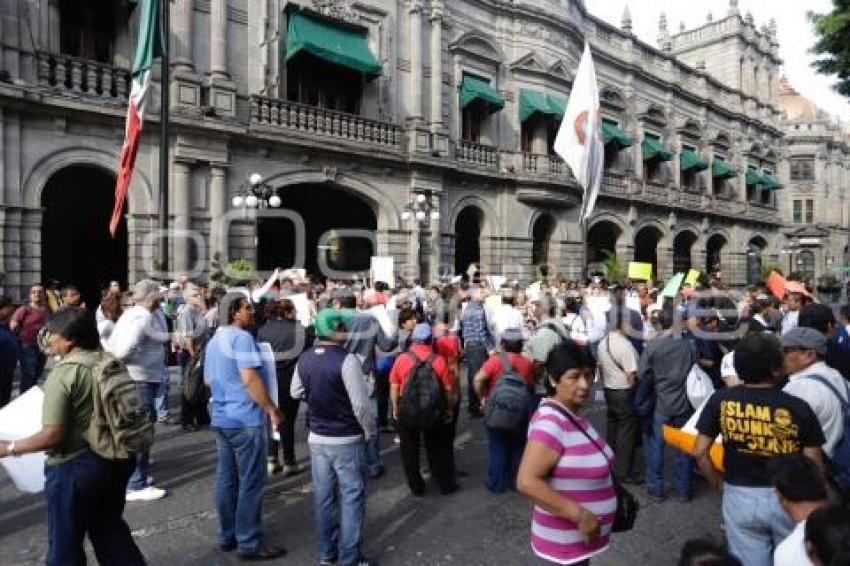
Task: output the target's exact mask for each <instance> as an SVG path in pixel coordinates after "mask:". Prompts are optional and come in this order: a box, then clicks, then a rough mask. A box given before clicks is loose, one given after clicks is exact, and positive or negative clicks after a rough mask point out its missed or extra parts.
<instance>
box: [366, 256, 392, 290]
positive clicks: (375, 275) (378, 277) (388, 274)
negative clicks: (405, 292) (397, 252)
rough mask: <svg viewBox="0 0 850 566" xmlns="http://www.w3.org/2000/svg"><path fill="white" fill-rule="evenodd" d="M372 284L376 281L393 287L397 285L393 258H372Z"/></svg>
mask: <svg viewBox="0 0 850 566" xmlns="http://www.w3.org/2000/svg"><path fill="white" fill-rule="evenodd" d="M371 266H372V267H371V270H372V284H373V285H374V284H375V282H376V281H383V282H384V283H386V284H388V285H389V286H390V287H392V286H393V285H394V284H395V275H394V274H393V258H392V257H388V256H372V263H371Z"/></svg>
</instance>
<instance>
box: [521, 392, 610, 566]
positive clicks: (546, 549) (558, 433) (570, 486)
mask: <svg viewBox="0 0 850 566" xmlns="http://www.w3.org/2000/svg"><path fill="white" fill-rule="evenodd" d="M553 403H556V402H555V401H554V400H552V399H546V400H545V401H544V402H543V403H541V404H540V407H539V408H538V409H537V412H536V413H534V417H533V418H532V419H531V426H530V427H529V429H528V439H529V440H534V441H537V442H540V443H541V444H543V445H545V446H548V447H549V448H551V449H552V450H554V451H555V452H557V453H558V454H560V459H559V460H558V462H557V463H556V464H555V467H554V468H553V469H552V473H551V474H550V476H549V487H551V488H552V489H553V490H555V491H557V492H558V493H560V494H561V495H563V496H564V497H566V498H569V499H571V500H572V501H575V502H576V503H579V504H580V505H581V506H582V507H584V508H585V509H587V510H588V511H590V512H591V513H593V514H594V515H596V517H597V518H598V519H599V524H600V527H601V528H600V533H601V534H600V537H599V538H598V539H596V540H595V541H594V542H593V543H591V544H588V543H587V542H586V539H585V537H584V535H583V534H582V532H581V531H580V530H579V529H578V525H576V524H575V523H574V522H572V521H570V520H568V519H563V518H561V517H557V516H555V515H553V514H552V513H549V512H548V511H546V510H545V509H543V508H542V507H539V506H537V505H535V506H534V512H533V515H532V520H531V548H532V549H533V550H534V553H535V554H536V555H537V556H540V557H541V558H544V559H546V560H549V561H551V562H555V563H557V564H572V563H574V562H580V561H582V560H586V559H588V558H590V557H591V556H594V555H596V554H599V553H601V552H604V551H605V550H606V549H607V548H608V543H609V539H610V536H611V525H612V523H613V522H614V513H615V512H616V510H617V496H616V493H615V492H614V484H613V482H612V479H611V468H610V465H609V464H608V460H606V459H605V456H603V455H602V453H601V452H600V451H599V449H598V448H596V447H595V446H594V445H593V443H592V442H590V440H588V438H587V437H586V436H585V435H584V434H582V432H581V431H579V430H577V429H576V427H575V426H574V425H573V424H572V423H571V422H570V421H569V420H568V419H567V418H566V417H564V416H563V415H562V414H561V413H559V412H558V411H557V410H556V409H554V408H552V406H551V404H553ZM562 408H564V409H566V408H565V407H563V406H562ZM573 418H575V420H576V422H578V423H579V425H580V426H581V427H582V428H583V429H584V430H586V431H587V433H588V434H589V435H590V436H591V438H593V440H595V441H596V443H597V444H599V445H600V446H602V448H603V449H604V450H605V453H606V454H607V456H608V458H611V459H613V458H614V453H613V451H612V450H611V448H610V447H609V446H608V444H607V443H606V442H605V439H604V438H602V437H600V436H599V434H598V433H597V432H596V430H595V429H594V428H593V425H591V424H590V422H589V421H587V420H586V419H583V418H581V417H579V416H578V415H575V414H573Z"/></svg>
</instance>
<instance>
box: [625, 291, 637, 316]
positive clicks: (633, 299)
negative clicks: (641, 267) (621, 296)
mask: <svg viewBox="0 0 850 566" xmlns="http://www.w3.org/2000/svg"><path fill="white" fill-rule="evenodd" d="M626 308H629V309H632V310H633V311H637V312H640V297H639V296H638V294H637V293H629V294H628V295H626Z"/></svg>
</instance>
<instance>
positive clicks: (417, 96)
mask: <svg viewBox="0 0 850 566" xmlns="http://www.w3.org/2000/svg"><path fill="white" fill-rule="evenodd" d="M422 9H423V8H422V2H421V0H410V1H409V2H408V4H407V10H408V24H409V25H410V29H409V33H410V75H409V76H408V98H407V101H408V109H407V121H408V123H411V124H413V125H416V124H419V123H421V122H422V94H423V91H422V75H423V68H422Z"/></svg>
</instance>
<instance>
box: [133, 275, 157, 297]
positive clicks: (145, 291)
mask: <svg viewBox="0 0 850 566" xmlns="http://www.w3.org/2000/svg"><path fill="white" fill-rule="evenodd" d="M151 295H156V296H158V297H161V296H162V291H160V286H159V283H157V282H156V281H154V280H153V279H142V280H141V281H139V282H138V283H136V285H135V287H133V301H135V302H136V303H143V302H145V301H146V300H147V299H148V297H150V296H151Z"/></svg>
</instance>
